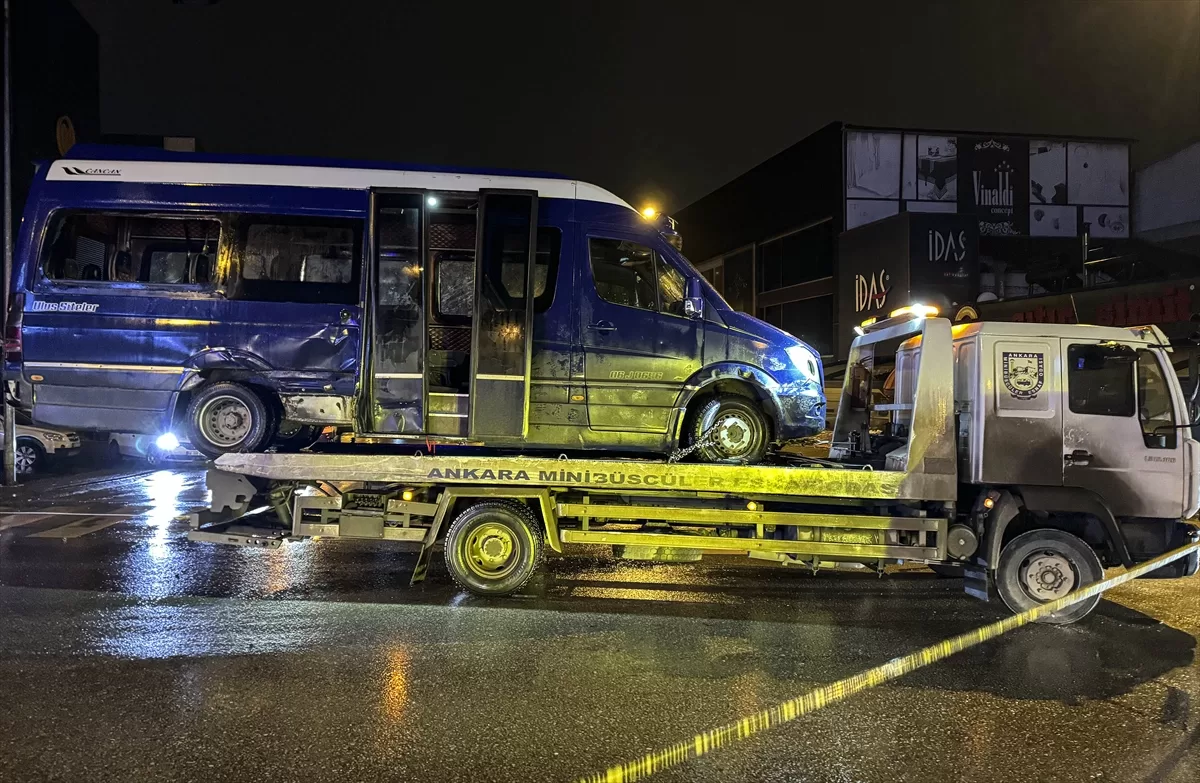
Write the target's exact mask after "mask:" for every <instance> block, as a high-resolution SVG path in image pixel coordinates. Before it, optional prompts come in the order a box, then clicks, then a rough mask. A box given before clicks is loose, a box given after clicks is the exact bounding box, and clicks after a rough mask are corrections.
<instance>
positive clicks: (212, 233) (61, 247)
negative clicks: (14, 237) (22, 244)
mask: <svg viewBox="0 0 1200 783" xmlns="http://www.w3.org/2000/svg"><path fill="white" fill-rule="evenodd" d="M220 239H221V224H220V222H218V221H217V220H215V219H210V218H182V217H181V218H173V217H160V216H154V215H128V214H125V215H122V214H104V213H99V212H90V213H72V214H64V215H60V216H58V218H57V219H56V220H55V221H54V223H53V225H52V226H51V228H50V232H49V233H48V235H47V242H46V246H47V251H46V253H45V261H44V263H43V265H42V271H43V274H44V275H45V277H46V278H47V279H50V280H61V281H79V282H109V283H155V284H163V285H204V284H207V283H210V282H211V281H212V270H213V267H214V265H215V264H214V262H215V259H216V255H217V246H218V244H219V243H220Z"/></svg>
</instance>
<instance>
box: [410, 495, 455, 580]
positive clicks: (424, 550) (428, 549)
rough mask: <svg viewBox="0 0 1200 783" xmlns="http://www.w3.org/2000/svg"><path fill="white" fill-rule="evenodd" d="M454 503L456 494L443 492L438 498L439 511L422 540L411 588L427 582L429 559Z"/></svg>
mask: <svg viewBox="0 0 1200 783" xmlns="http://www.w3.org/2000/svg"><path fill="white" fill-rule="evenodd" d="M453 503H454V494H453V493H451V492H447V491H446V490H442V494H441V495H440V496H439V497H438V510H437V513H436V514H434V517H433V523H432V524H431V525H430V526H429V532H427V533H426V534H425V538H424V539H422V540H421V551H420V553H419V554H418V555H417V564H416V565H415V566H413V573H412V578H411V579H409V580H408V585H409V587H412V586H413V585H415V584H417V583H418V582H423V581H425V573H426V572H427V571H428V570H429V559H430V558H431V557H432V556H433V545H434V544H436V543H437V540H438V533H440V532H441V530H442V522H443V521H444V520H445V519H446V513H447V512H448V511H449V510H450V506H451V504H453Z"/></svg>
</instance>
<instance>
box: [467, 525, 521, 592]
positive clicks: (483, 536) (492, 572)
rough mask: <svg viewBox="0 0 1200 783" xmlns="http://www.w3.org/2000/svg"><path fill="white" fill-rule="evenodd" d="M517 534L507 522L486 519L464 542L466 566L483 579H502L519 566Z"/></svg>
mask: <svg viewBox="0 0 1200 783" xmlns="http://www.w3.org/2000/svg"><path fill="white" fill-rule="evenodd" d="M516 548H517V542H516V537H515V536H514V535H513V531H512V530H511V529H510V528H509V527H508V526H506V525H502V524H499V523H496V522H485V523H484V524H482V525H480V526H479V527H477V528H475V529H474V530H472V531H471V532H470V533H469V534H468V535H467V538H466V541H464V542H463V550H464V551H463V554H464V555H465V557H464V558H463V559H464V560H465V561H466V566H467V568H469V569H470V570H471V572H472V573H474V574H475V575H476V576H479V577H482V578H483V579H503V578H504V577H506V576H508V575H509V574H511V573H512V572H513V571H514V570H515V569H516V567H517V563H518V560H519V558H517V557H515V556H514V555H515V552H516Z"/></svg>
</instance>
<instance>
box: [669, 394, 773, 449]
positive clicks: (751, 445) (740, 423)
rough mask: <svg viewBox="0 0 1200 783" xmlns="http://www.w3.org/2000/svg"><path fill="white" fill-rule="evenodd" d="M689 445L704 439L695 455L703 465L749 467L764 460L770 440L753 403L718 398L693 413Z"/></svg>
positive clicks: (731, 396)
mask: <svg viewBox="0 0 1200 783" xmlns="http://www.w3.org/2000/svg"><path fill="white" fill-rule="evenodd" d="M689 435H690V442H691V443H697V442H699V441H700V440H701V438H704V439H705V442H704V445H702V446H701V447H700V448H699V449H698V452H699V454H700V458H701V459H702V460H703V461H704V462H728V463H736V464H746V465H752V464H754V463H756V462H761V461H762V458H763V457H764V456H766V453H767V444H768V443H769V441H770V439H771V431H770V427H769V426H768V425H767V417H766V416H764V415H763V412H762V411H761V410H759V407H758V405H757V404H756V403H755V402H754V400H751V399H748V398H746V397H742V396H740V395H737V394H719V395H717V396H716V397H713V398H712V399H710V400H709V401H708V402H705V403H703V404H702V405H701V406H700V408H699V409H697V410H696V415H695V416H694V417H693V418H692V426H691V432H690V433H689Z"/></svg>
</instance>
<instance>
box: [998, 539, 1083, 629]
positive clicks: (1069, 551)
mask: <svg viewBox="0 0 1200 783" xmlns="http://www.w3.org/2000/svg"><path fill="white" fill-rule="evenodd" d="M1103 577H1104V567H1103V566H1102V565H1101V564H1100V558H1099V557H1097V555H1096V552H1095V550H1094V549H1092V548H1091V547H1090V546H1088V544H1087V542H1085V541H1083V540H1082V539H1081V538H1079V537H1078V536H1073V535H1071V534H1070V533H1067V532H1064V531H1062V530H1054V529H1050V528H1046V529H1042V530H1030V531H1029V532H1027V533H1022V534H1021V535H1019V536H1017V537H1016V538H1014V539H1013V540H1012V541H1009V542H1008V543H1007V544H1005V545H1004V549H1003V550H1002V551H1001V552H1000V563H999V566H998V567H997V568H996V590H997V592H999V593H1000V598H1002V599H1003V600H1004V603H1005V605H1007V606H1008V608H1009V609H1011V610H1012V611H1013V612H1014V613H1019V612H1023V611H1025V610H1027V609H1032V608H1033V607H1035V606H1037V605H1038V604H1044V603H1046V602H1047V601H1053V600H1054V599H1056V598H1062V597H1063V596H1064V595H1066V594H1067V593H1070V592H1071V591H1073V590H1078V589H1079V588H1081V587H1084V586H1086V585H1089V584H1091V583H1092V582H1097V581H1099V580H1100V579H1102V578H1103ZM1098 603H1100V596H1098V595H1097V596H1093V597H1092V598H1089V599H1088V600H1086V601H1084V602H1082V603H1078V604H1075V605H1074V606H1069V607H1067V608H1066V609H1060V610H1059V611H1057V612H1054V613H1053V614H1051V615H1048V616H1046V617H1043V618H1042V619H1041V620H1039V621H1038V622H1042V623H1050V624H1053V625H1066V624H1068V623H1073V622H1076V621H1077V620H1082V619H1083V618H1084V617H1087V616H1088V614H1090V613H1091V611H1092V610H1093V609H1095V608H1096V604H1098Z"/></svg>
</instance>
